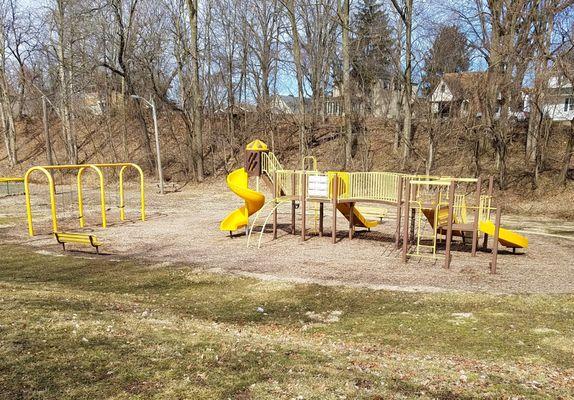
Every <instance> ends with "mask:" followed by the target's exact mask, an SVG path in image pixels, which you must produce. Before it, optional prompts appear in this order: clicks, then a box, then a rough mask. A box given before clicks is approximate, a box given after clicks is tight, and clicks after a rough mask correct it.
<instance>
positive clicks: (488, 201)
mask: <svg viewBox="0 0 574 400" xmlns="http://www.w3.org/2000/svg"><path fill="white" fill-rule="evenodd" d="M492 211H495V208H493V207H492V196H487V195H483V196H480V204H479V206H478V220H479V221H480V222H487V221H490V220H491V217H490V214H491V213H492Z"/></svg>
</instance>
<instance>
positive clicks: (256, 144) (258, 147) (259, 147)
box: [245, 139, 269, 151]
mask: <svg viewBox="0 0 574 400" xmlns="http://www.w3.org/2000/svg"><path fill="white" fill-rule="evenodd" d="M245 150H251V151H267V150H269V147H267V145H266V144H265V143H263V142H262V141H261V140H259V139H255V140H254V141H253V142H251V143H248V144H247V146H245Z"/></svg>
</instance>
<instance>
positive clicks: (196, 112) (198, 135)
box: [187, 0, 204, 182]
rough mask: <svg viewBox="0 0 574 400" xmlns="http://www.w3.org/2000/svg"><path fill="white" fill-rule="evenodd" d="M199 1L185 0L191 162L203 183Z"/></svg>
mask: <svg viewBox="0 0 574 400" xmlns="http://www.w3.org/2000/svg"><path fill="white" fill-rule="evenodd" d="M198 3H199V0H187V6H188V11H189V25H190V27H191V44H190V45H191V49H190V50H191V51H190V56H191V97H192V115H193V160H194V166H195V178H196V179H197V181H199V182H201V181H203V177H204V174H203V132H202V125H203V107H202V105H203V99H202V97H201V90H200V87H199V49H198V41H199V40H198V34H197V18H198V15H197V12H198Z"/></svg>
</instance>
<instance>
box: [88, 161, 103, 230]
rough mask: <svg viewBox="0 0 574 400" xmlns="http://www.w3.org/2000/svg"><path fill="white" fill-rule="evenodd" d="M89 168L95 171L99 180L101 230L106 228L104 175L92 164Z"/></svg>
mask: <svg viewBox="0 0 574 400" xmlns="http://www.w3.org/2000/svg"><path fill="white" fill-rule="evenodd" d="M89 167H90V168H92V169H93V170H94V171H96V173H97V174H98V176H99V178H100V210H101V212H102V228H105V227H106V226H107V219H106V189H105V186H104V174H103V173H102V170H101V169H100V168H99V167H97V166H96V165H94V164H90V165H89Z"/></svg>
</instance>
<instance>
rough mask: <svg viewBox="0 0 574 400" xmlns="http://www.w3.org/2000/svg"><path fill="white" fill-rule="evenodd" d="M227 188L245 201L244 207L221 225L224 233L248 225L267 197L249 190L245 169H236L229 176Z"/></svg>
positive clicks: (226, 218) (232, 213) (230, 215)
mask: <svg viewBox="0 0 574 400" xmlns="http://www.w3.org/2000/svg"><path fill="white" fill-rule="evenodd" d="M227 186H229V189H231V191H232V192H233V193H235V194H236V195H238V196H239V197H241V198H242V199H243V200H245V205H244V206H242V207H239V208H238V209H237V210H235V211H233V212H231V213H230V214H229V215H228V216H227V217H225V219H224V220H223V221H221V224H219V229H221V230H222V231H229V232H233V231H236V230H238V229H240V228H243V227H244V226H246V225H247V224H248V222H249V216H250V215H252V214H255V213H256V212H257V211H259V210H260V209H261V207H263V204H265V196H264V195H263V194H262V193H259V192H257V191H255V190H251V189H249V176H248V175H247V172H245V169H244V168H240V169H236V170H235V171H233V172H232V173H230V174H229V175H227Z"/></svg>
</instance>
